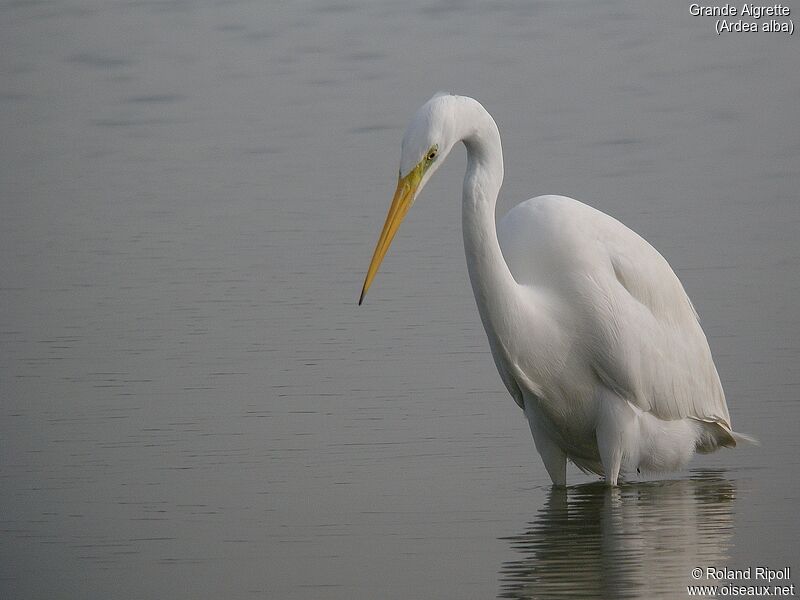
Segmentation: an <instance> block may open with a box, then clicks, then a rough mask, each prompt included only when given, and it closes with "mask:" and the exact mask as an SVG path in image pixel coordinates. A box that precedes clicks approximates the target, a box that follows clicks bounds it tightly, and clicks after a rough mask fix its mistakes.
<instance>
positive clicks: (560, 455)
mask: <svg viewBox="0 0 800 600" xmlns="http://www.w3.org/2000/svg"><path fill="white" fill-rule="evenodd" d="M535 404H536V400H529V399H526V400H525V416H526V417H528V424H529V425H530V427H531V434H532V435H533V443H534V444H535V445H536V450H538V452H539V455H540V456H541V457H542V462H543V463H544V467H545V469H547V474H548V475H550V480H551V481H552V482H553V485H554V486H556V487H566V485H567V455H566V454H564V451H563V450H562V449H561V448H559V447H558V445H557V444H556V443H555V442H554V441H553V439H552V438H551V437H550V434H549V433H547V431H546V430H545V428H544V427H542V423H541V419H542V418H543V417H542V416H541V415H538V414H536V412H537V411H536V408H535Z"/></svg>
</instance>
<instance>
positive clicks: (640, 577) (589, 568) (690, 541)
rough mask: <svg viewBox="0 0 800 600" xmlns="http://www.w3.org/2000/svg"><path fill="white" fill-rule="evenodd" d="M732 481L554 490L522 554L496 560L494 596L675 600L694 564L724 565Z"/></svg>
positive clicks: (525, 537)
mask: <svg viewBox="0 0 800 600" xmlns="http://www.w3.org/2000/svg"><path fill="white" fill-rule="evenodd" d="M735 497H736V486H735V482H733V481H729V480H727V479H725V478H723V476H722V472H720V471H708V470H705V471H695V472H694V474H693V476H692V477H691V478H690V479H684V480H676V481H661V482H652V483H640V484H632V485H623V486H621V487H619V488H616V489H608V488H606V487H605V486H604V485H603V484H601V483H596V484H589V485H584V486H579V487H577V488H571V489H569V490H555V489H554V490H552V491H551V492H550V496H549V498H548V500H547V503H546V504H545V506H544V507H542V509H541V510H540V511H539V513H538V514H537V515H536V518H535V519H534V520H533V521H532V522H531V523H529V525H528V528H527V530H526V531H525V532H524V533H521V534H519V535H516V536H513V537H510V538H507V540H508V541H509V542H510V544H511V546H512V548H514V549H515V550H517V551H519V553H520V554H522V558H520V559H519V560H514V561H509V562H506V563H505V564H503V567H502V569H501V573H500V575H501V591H500V594H499V596H500V597H501V598H518V599H522V598H575V597H597V598H654V597H667V598H672V597H681V596H682V595H685V587H684V586H686V585H687V584H689V583H691V579H690V571H691V569H692V568H693V567H698V566H699V567H702V566H704V565H720V564H725V563H726V559H727V558H728V549H729V548H730V546H731V537H732V533H733V515H732V513H733V503H734V500H735Z"/></svg>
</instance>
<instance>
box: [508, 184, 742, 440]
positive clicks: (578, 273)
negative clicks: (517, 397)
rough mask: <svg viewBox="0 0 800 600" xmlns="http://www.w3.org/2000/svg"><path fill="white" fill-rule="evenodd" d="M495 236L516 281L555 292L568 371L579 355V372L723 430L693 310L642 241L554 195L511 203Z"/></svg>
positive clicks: (724, 412)
mask: <svg viewBox="0 0 800 600" xmlns="http://www.w3.org/2000/svg"><path fill="white" fill-rule="evenodd" d="M498 238H499V241H500V245H501V248H502V250H503V255H504V257H505V259H506V262H507V263H508V266H509V269H510V270H511V272H512V274H513V275H514V278H515V279H516V280H517V282H518V283H519V284H521V285H525V286H529V287H531V288H534V289H538V290H544V291H546V293H547V294H548V295H549V296H550V297H552V298H556V300H557V303H558V305H559V306H560V311H561V316H560V319H561V320H562V322H563V323H564V324H565V327H564V328H563V329H564V330H566V331H569V332H570V334H569V335H571V336H573V338H574V339H572V340H569V343H568V344H567V345H568V347H569V348H570V352H571V353H572V354H573V356H572V357H571V359H570V360H569V364H570V365H571V367H572V368H574V365H575V363H576V362H578V363H579V364H580V365H581V366H582V368H583V371H584V373H585V375H586V377H593V378H595V379H596V381H597V382H598V384H602V385H604V386H606V387H607V388H609V389H611V390H613V391H614V392H615V393H617V394H618V395H619V396H620V397H622V398H624V399H626V400H628V401H629V402H631V403H632V404H633V405H634V406H637V407H638V408H640V409H641V410H643V411H647V412H650V413H652V414H653V415H654V416H656V417H658V418H659V419H663V420H675V419H684V418H687V417H689V418H692V419H696V420H699V421H705V422H709V423H715V424H719V425H720V426H721V427H722V428H723V430H726V431H730V417H729V415H728V409H727V406H726V404H725V397H724V394H723V391H722V386H721V384H720V381H719V377H718V375H717V371H716V368H715V366H714V362H713V359H712V357H711V351H710V349H709V346H708V343H707V341H706V337H705V334H704V333H703V331H702V329H701V327H700V325H699V322H698V320H697V314H696V313H695V311H694V308H693V306H692V304H691V302H690V300H689V298H688V296H687V295H686V292H685V291H684V289H683V286H682V285H681V283H680V281H679V280H678V278H677V276H676V275H675V273H674V272H673V270H672V268H671V267H670V266H669V264H668V263H667V261H666V260H665V259H664V257H663V256H661V254H659V253H658V252H657V251H656V250H655V249H654V248H653V247H652V246H651V245H650V244H649V243H648V242H647V241H645V240H644V239H643V238H642V237H640V236H639V235H638V234H636V233H635V232H633V231H632V230H630V229H629V228H627V227H625V226H624V225H623V224H621V223H620V222H619V221H617V220H616V219H614V218H612V217H610V216H608V215H606V214H605V213H602V212H600V211H598V210H596V209H594V208H592V207H590V206H587V205H585V204H582V203H581V202H578V201H576V200H573V199H571V198H566V197H563V196H541V197H537V198H533V199H531V200H528V201H526V202H523V203H521V204H519V205H518V206H516V207H515V208H513V209H512V210H511V211H509V213H508V214H507V215H506V216H505V217H504V218H503V219H502V221H501V222H500V224H499V225H498ZM559 385H560V386H562V387H563V386H569V385H570V383H569V381H567V380H564V381H563V382H560V383H559ZM721 433H722V434H723V437H724V431H722V432H721Z"/></svg>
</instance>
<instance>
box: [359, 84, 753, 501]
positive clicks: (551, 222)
mask: <svg viewBox="0 0 800 600" xmlns="http://www.w3.org/2000/svg"><path fill="white" fill-rule="evenodd" d="M457 142H464V145H465V146H466V148H467V172H466V175H465V177H464V187H463V200H462V228H463V235H464V250H465V252H466V256H467V267H468V269H469V277H470V281H471V283H472V290H473V292H474V294H475V301H476V302H477V304H478V311H479V312H480V316H481V321H482V322H483V326H484V328H485V330H486V335H487V336H488V338H489V346H490V347H491V351H492V356H493V357H494V361H495V365H496V366H497V370H498V371H499V372H500V377H501V378H502V380H503V383H504V384H505V386H506V388H508V391H509V392H510V394H511V396H512V397H513V398H514V400H515V401H516V403H517V404H518V405H519V406H520V408H522V409H523V410H524V411H525V415H526V417H527V419H528V423H529V424H530V428H531V433H532V434H533V440H534V443H535V445H536V448H537V450H538V451H539V454H540V455H541V457H542V461H543V462H544V465H545V468H546V469H547V472H548V474H549V475H550V478H551V479H552V482H553V485H556V486H564V485H566V463H567V459H569V460H571V461H572V462H573V463H575V464H576V465H577V466H578V467H579V468H581V469H582V470H583V471H588V472H592V473H596V474H598V475H604V476H605V479H606V481H607V482H608V484H610V485H616V484H617V480H618V477H619V474H620V471H622V472H623V473H624V472H631V471H633V470H639V469H642V470H646V471H651V472H652V471H673V470H676V469H679V468H681V467H682V466H684V465H685V464H686V463H687V462H688V461H689V460H690V458H691V457H692V454H693V453H694V452H695V451H697V452H702V453H706V452H712V451H714V450H716V449H717V448H719V447H720V446H726V447H735V446H736V443H737V441H753V442H754V441H755V440H752V438H749V437H748V436H746V435H743V434H739V433H736V432H734V431H733V430H732V429H731V425H730V423H731V421H730V416H729V414H728V407H727V406H726V404H725V396H724V394H723V391H722V385H721V383H720V380H719V376H718V375H717V370H716V367H715V366H714V361H713V359H712V357H711V351H710V349H709V347H708V342H707V341H706V336H705V334H704V333H703V330H702V329H701V328H700V324H699V322H698V318H697V313H696V312H695V310H694V307H693V306H692V303H691V302H690V300H689V298H688V297H687V295H686V292H685V291H684V289H683V286H682V285H681V283H680V281H679V280H678V277H677V276H676V275H675V273H674V272H673V271H672V269H671V268H670V266H669V264H668V263H667V261H666V260H665V259H664V257H662V256H661V254H659V253H658V252H657V251H656V250H655V249H654V248H653V247H652V246H651V245H650V244H648V243H647V242H646V241H645V240H644V239H642V238H641V237H639V235H637V234H636V233H634V232H633V231H631V230H630V229H628V228H627V227H625V226H624V225H622V224H621V223H620V222H619V221H617V220H615V219H613V218H612V217H610V216H608V215H606V214H604V213H602V212H600V211H598V210H596V209H594V208H591V207H589V206H587V205H585V204H582V203H580V202H578V201H577V200H572V199H571V198H566V197H563V196H540V197H538V198H533V199H531V200H527V201H525V202H523V203H521V204H519V205H517V206H516V207H515V208H513V209H512V210H511V211H509V212H508V214H507V215H506V216H505V218H503V220H502V221H501V222H500V226H499V227H498V228H495V203H496V201H497V194H498V192H499V190H500V186H501V184H502V182H503V152H502V148H501V145H500V133H499V131H498V129H497V125H496V124H495V122H494V119H492V117H491V115H489V113H488V112H487V111H486V109H484V108H483V106H481V104H480V103H479V102H477V101H476V100H473V99H472V98H467V97H464V96H455V95H450V94H437V95H435V96H434V97H433V98H431V99H430V100H429V101H428V102H426V103H425V104H424V105H423V106H422V107H421V108H420V109H419V110H418V111H417V113H416V115H415V116H414V118H413V120H412V121H411V124H410V125H409V126H408V129H407V130H406V133H405V136H404V137H403V146H402V155H401V159H400V175H399V181H398V183H397V190H396V191H395V194H394V199H393V200H392V204H391V207H390V208H389V214H388V216H387V217H386V223H385V224H384V226H383V231H382V232H381V235H380V238H379V239H378V243H377V246H376V248H375V253H374V254H373V256H372V262H371V263H370V265H369V269H368V271H367V276H366V279H365V280H364V287H363V289H362V291H361V297H360V299H359V304H361V302H362V301H363V300H364V295H365V294H366V293H367V290H368V289H369V287H370V284H371V283H372V281H373V279H374V277H375V274H376V272H377V271H378V267H379V266H380V264H381V261H382V260H383V257H384V256H385V255H386V251H387V250H388V248H389V244H390V243H391V242H392V239H393V238H394V235H395V233H396V232H397V229H398V227H399V226H400V223H401V221H402V220H403V218H404V217H405V215H406V213H407V212H408V209H409V208H410V207H411V205H412V204H413V203H414V200H415V199H416V197H417V195H418V193H419V192H420V191H421V190H422V188H423V187H425V184H426V183H427V182H428V180H429V179H430V177H431V176H432V175H433V173H434V172H436V169H437V168H438V167H439V165H441V164H442V162H443V161H444V159H445V158H446V157H447V155H448V154H449V152H450V150H451V149H452V148H453V146H454V145H455V144H456V143H457Z"/></svg>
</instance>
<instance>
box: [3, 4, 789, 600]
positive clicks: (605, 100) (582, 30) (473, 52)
mask: <svg viewBox="0 0 800 600" xmlns="http://www.w3.org/2000/svg"><path fill="white" fill-rule="evenodd" d="M713 27H714V24H713V20H710V19H704V18H701V17H693V16H691V15H690V14H689V11H688V4H686V5H681V4H676V3H659V4H658V5H656V3H649V5H648V6H647V7H644V6H642V4H641V3H638V2H633V1H631V2H616V1H615V2H606V3H594V2H589V1H586V2H580V1H577V2H495V3H482V2H467V3H455V2H437V1H435V0H428V1H423V2H410V3H409V2H404V3H396V2H355V1H352V0H345V1H343V2H337V3H328V2H321V1H309V2H294V3H285V4H281V5H278V4H277V3H261V2H248V1H242V2H236V1H233V2H228V1H224V2H223V1H216V0H207V1H203V0H197V1H192V0H172V1H168V0H164V1H152V2H150V1H132V2H128V1H123V0H119V1H114V2H102V3H100V2H88V1H87V2H82V1H77V0H74V1H71V0H65V1H58V2H56V1H53V2H50V1H47V0H40V1H30V2H26V1H4V2H0V131H2V140H3V141H2V144H0V202H1V204H0V210H1V211H2V212H1V213H0V252H2V260H0V461H1V462H0V507H2V510H0V596H1V597H3V598H26V599H27V598H47V599H52V598H88V599H95V598H97V599H104V598H121V599H124V598H232V599H238V598H249V597H254V598H265V597H266V598H285V599H294V598H298V599H299V598H398V599H405V598H459V599H461V598H490V597H502V598H550V597H564V598H570V597H575V595H576V593H577V592H578V591H580V592H581V593H582V594H583V595H584V596H585V597H592V596H594V597H607V598H656V597H663V598H683V597H686V591H685V585H686V584H687V583H691V582H692V580H691V579H690V571H691V569H692V568H693V567H703V568H704V567H707V566H719V567H729V568H745V567H748V566H751V567H755V566H759V565H761V566H767V567H770V568H774V569H779V568H784V567H787V566H788V567H794V566H795V565H796V549H797V538H798V534H800V531H799V530H800V526H798V520H797V509H796V507H797V504H798V501H800V489H799V486H798V461H799V460H800V459H798V456H799V455H800V452H799V450H800V448H798V446H799V445H800V442H798V436H797V432H796V430H797V424H798V420H799V418H800V410H799V409H798V392H799V391H800V375H798V359H799V358H800V317H798V311H797V305H798V300H799V299H800V276H799V274H800V241H799V238H798V236H797V231H798V228H799V226H800V209H799V208H798V207H799V206H800V205H799V204H798V197H797V190H798V189H800V169H799V168H798V167H800V118H799V117H800V115H798V102H797V98H798V97H800V71H798V69H797V58H798V46H797V36H794V37H788V36H786V35H782V34H768V33H763V34H762V33H757V34H739V35H734V34H731V35H727V36H726V35H723V36H717V35H716V34H715V33H714V29H713ZM437 90H451V91H457V92H460V93H465V94H469V95H473V96H475V97H476V98H478V99H480V100H481V101H482V102H483V103H484V105H485V106H486V107H487V108H488V109H489V110H490V111H491V112H492V113H493V114H494V116H495V118H496V120H497V121H498V124H499V126H500V129H501V133H502V134H503V140H504V146H505V153H506V184H505V186H504V191H503V195H502V197H501V199H500V202H499V203H498V210H499V211H501V212H505V210H507V209H508V208H510V207H511V206H512V205H513V204H515V203H516V202H518V201H521V200H523V199H525V198H527V197H529V196H532V195H537V194H544V193H562V194H566V195H570V196H573V197H576V198H578V199H581V200H584V201H586V202H589V203H590V204H592V205H594V206H596V207H597V208H599V209H601V210H604V211H606V212H608V213H610V214H612V215H614V216H616V217H618V218H619V219H620V220H622V221H623V222H624V223H626V224H627V225H629V226H631V227H632V228H634V229H635V230H637V231H639V232H640V233H642V234H643V235H644V236H645V237H646V238H647V239H649V240H650V241H651V242H652V243H653V244H654V245H655V246H656V247H657V248H658V249H659V250H661V251H662V253H663V254H664V255H665V256H666V257H667V258H668V260H669V261H670V262H671V264H672V265H673V266H674V267H675V269H676V271H677V273H678V274H679V276H680V277H681V278H682V280H683V282H684V284H685V286H686V288H687V290H688V291H689V293H690V295H691V296H692V298H693V300H694V302H695V305H696V306H697V308H698V310H699V312H700V314H701V316H702V318H703V325H704V328H705V331H706V333H707V334H708V336H709V341H710V343H711V346H712V349H713V351H714V354H715V357H716V361H717V366H718V369H719V371H720V375H721V377H722V380H723V382H724V385H725V388H726V391H727V395H728V404H729V407H730V410H731V414H732V417H733V420H734V424H735V426H736V428H737V429H738V430H740V431H745V432H749V433H752V434H753V435H756V436H757V437H759V438H761V440H762V441H763V446H762V447H761V448H745V449H740V450H736V451H726V452H720V453H718V454H716V455H713V456H710V457H700V458H698V459H696V460H695V461H694V462H693V463H692V465H691V470H689V471H687V472H684V473H679V474H676V475H674V476H672V477H671V478H670V479H668V480H666V481H650V482H647V481H640V482H632V483H629V484H626V485H625V486H622V487H621V488H620V489H619V490H612V491H608V490H606V489H605V488H603V487H602V486H598V485H597V484H595V483H593V479H592V478H590V477H587V476H584V475H583V474H581V473H579V472H577V471H576V470H575V471H570V472H569V474H568V477H569V481H570V483H572V484H576V485H575V487H572V488H570V489H569V490H568V491H566V492H551V491H550V487H549V480H548V477H547V474H546V472H545V470H544V468H543V467H542V465H541V462H540V460H539V458H538V456H537V455H536V453H535V450H534V447H533V443H532V441H531V439H530V434H529V432H528V428H527V425H526V423H525V422H524V419H523V418H522V414H521V412H520V411H519V409H518V408H517V407H516V405H515V404H514V403H513V402H512V401H511V399H510V398H509V397H508V396H507V393H506V392H505V390H504V389H503V386H502V383H501V382H500V379H499V377H498V376H497V374H496V373H495V370H494V366H493V364H492V361H491V357H490V355H489V353H488V347H487V344H486V341H485V338H484V334H483V332H482V329H481V326H480V322H479V319H478V316H477V311H476V310H475V307H474V300H473V299H472V294H471V290H470V288H469V284H468V281H467V273H466V269H465V265H464V259H463V254H462V248H461V232H460V215H459V209H460V207H459V198H460V190H461V177H462V175H463V169H464V163H463V151H461V152H460V153H459V152H456V153H455V154H456V156H454V157H453V158H451V159H450V162H449V163H448V165H447V166H446V167H444V168H443V169H442V170H441V171H440V174H439V175H437V177H436V179H435V180H434V181H433V182H432V183H431V184H430V185H429V186H428V188H427V189H426V191H425V193H424V195H423V197H422V198H420V199H419V201H418V202H417V206H416V207H415V209H414V210H413V211H411V213H410V215H409V217H408V219H407V222H406V223H405V225H404V227H403V228H402V230H401V232H400V234H399V236H398V238H397V240H396V241H395V243H394V245H393V248H392V251H391V252H390V254H389V256H388V257H387V259H386V261H385V263H384V266H383V268H382V271H381V273H380V276H379V277H378V279H377V281H376V283H375V285H374V286H373V289H372V291H371V293H370V297H369V299H368V300H367V302H366V304H365V305H364V306H362V307H360V308H359V307H357V306H356V303H355V302H356V299H357V295H358V292H359V290H360V286H361V282H362V278H363V275H364V270H365V269H366V267H367V264H368V261H369V258H370V256H371V252H372V248H373V245H374V242H375V239H376V237H377V235H378V233H379V229H380V225H381V224H382V222H383V218H384V215H385V211H386V208H387V206H388V203H389V200H390V199H391V193H392V191H393V189H394V179H395V177H396V169H397V161H398V158H399V143H400V138H401V135H402V131H403V128H404V127H405V124H406V122H407V119H408V118H409V117H410V115H411V114H412V113H413V111H414V110H415V109H416V108H417V106H418V105H419V104H421V103H422V102H423V101H424V100H426V99H427V98H428V97H429V96H430V95H431V94H432V93H434V92H435V91H437ZM459 154H460V155H459ZM793 575H794V574H793ZM795 582H796V580H795ZM701 583H703V581H701ZM752 583H758V582H752Z"/></svg>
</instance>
